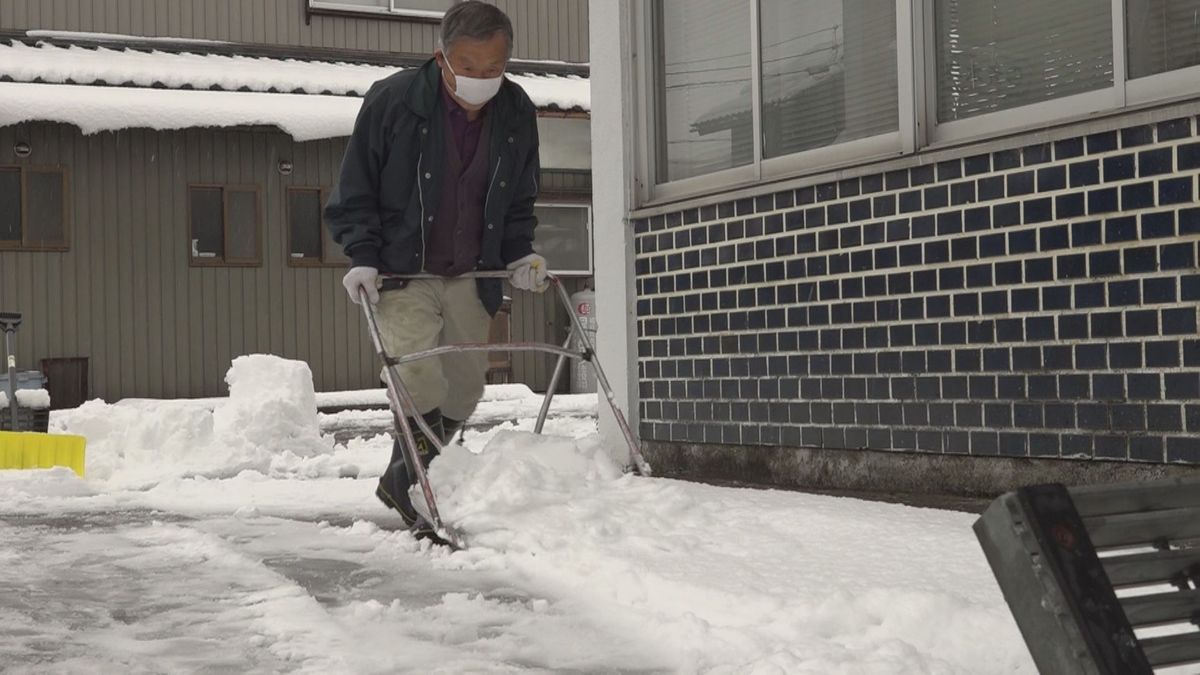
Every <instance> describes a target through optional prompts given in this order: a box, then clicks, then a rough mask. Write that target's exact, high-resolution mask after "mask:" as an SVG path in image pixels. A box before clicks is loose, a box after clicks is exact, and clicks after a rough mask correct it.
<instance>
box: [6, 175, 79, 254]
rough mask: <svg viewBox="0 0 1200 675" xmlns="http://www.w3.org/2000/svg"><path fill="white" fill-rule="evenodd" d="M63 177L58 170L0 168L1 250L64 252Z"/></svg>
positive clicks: (64, 211) (65, 244)
mask: <svg viewBox="0 0 1200 675" xmlns="http://www.w3.org/2000/svg"><path fill="white" fill-rule="evenodd" d="M66 197H67V187H66V173H65V172H64V171H63V170H62V169H61V168H57V167H19V166H11V167H0V248H4V249H10V250H11V249H16V250H31V251H62V250H66V248H67V202H66Z"/></svg>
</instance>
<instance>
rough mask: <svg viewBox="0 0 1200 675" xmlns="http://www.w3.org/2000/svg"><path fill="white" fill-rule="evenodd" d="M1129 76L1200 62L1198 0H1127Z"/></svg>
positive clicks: (1139, 75)
mask: <svg viewBox="0 0 1200 675" xmlns="http://www.w3.org/2000/svg"><path fill="white" fill-rule="evenodd" d="M1126 7H1127V8H1128V12H1129V16H1128V17H1126V21H1127V24H1126V32H1127V33H1128V35H1127V39H1126V42H1127V43H1128V45H1129V77H1130V78H1136V77H1145V76H1147V75H1154V74H1156V73H1165V72H1167V71H1169V70H1179V69H1180V68H1187V67H1188V66H1194V65H1197V64H1200V0H1129V2H1128V4H1127V5H1126Z"/></svg>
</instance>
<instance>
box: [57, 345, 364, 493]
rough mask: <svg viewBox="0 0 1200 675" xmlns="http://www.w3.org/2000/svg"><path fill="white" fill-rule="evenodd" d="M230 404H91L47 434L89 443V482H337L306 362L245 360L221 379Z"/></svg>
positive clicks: (60, 419) (338, 468)
mask: <svg viewBox="0 0 1200 675" xmlns="http://www.w3.org/2000/svg"><path fill="white" fill-rule="evenodd" d="M226 382H227V383H228V384H229V387H230V397H229V398H228V399H227V400H225V401H223V402H222V403H221V404H219V405H218V406H216V408H215V409H214V410H209V409H208V408H207V407H204V406H197V405H194V404H192V403H190V402H187V401H141V402H139V403H138V404H137V405H130V404H120V403H118V404H115V405H110V404H107V403H104V402H103V401H98V400H97V401H90V402H88V403H85V404H84V405H83V406H81V407H79V408H77V409H75V410H73V411H69V412H67V413H65V414H61V415H57V416H55V418H54V419H53V421H52V425H53V427H54V430H55V431H61V432H64V433H73V434H79V435H81V436H84V437H86V438H87V439H88V451H87V474H88V477H89V478H96V479H99V480H104V481H111V482H115V483H117V484H120V485H140V486H149V485H153V484H156V483H158V482H161V481H163V480H166V479H169V478H176V477H187V476H201V477H206V478H224V477H230V476H235V475H237V474H239V473H241V472H243V471H257V472H261V473H264V474H270V475H294V476H302V477H319V476H340V475H346V474H348V473H350V474H352V473H356V472H357V469H356V468H354V467H348V466H343V465H340V464H339V463H338V462H337V460H336V458H334V457H333V451H334V447H333V443H332V441H331V440H329V439H327V438H323V437H322V436H321V432H320V429H319V427H318V426H317V412H316V398H315V394H314V392H313V386H312V373H311V371H310V370H309V368H308V364H306V363H303V362H301V361H289V360H286V359H282V358H279V357H276V356H267V355H254V356H243V357H239V358H237V359H235V360H234V362H233V365H232V367H231V368H230V369H229V372H228V374H227V375H226Z"/></svg>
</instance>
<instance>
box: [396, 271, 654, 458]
mask: <svg viewBox="0 0 1200 675" xmlns="http://www.w3.org/2000/svg"><path fill="white" fill-rule="evenodd" d="M383 276H384V278H388V279H402V280H415V279H444V278H445V277H439V276H435V275H431V274H405V275H400V274H397V275H383ZM509 276H510V274H509V272H506V271H503V270H495V271H479V272H469V273H467V274H463V275H462V277H463V278H471V279H507V278H508V277H509ZM546 280H547V281H548V282H549V283H550V285H551V286H553V287H554V290H555V292H556V295H557V296H558V299H559V300H560V301H561V303H562V306H563V309H565V310H566V312H567V316H568V317H570V319H571V330H570V335H568V337H567V342H565V343H564V344H563V346H562V347H559V346H556V345H551V344H546V343H544V342H502V343H495V344H487V343H460V344H453V345H444V346H441V347H434V348H432V349H426V350H424V351H419V352H413V353H412V354H408V355H406V356H402V357H399V358H394V357H387V356H386V355H385V354H383V350H382V345H381V344H377V351H379V352H380V355H381V357H384V358H385V363H386V364H387V365H399V364H401V363H408V362H410V361H417V360H420V359H424V358H429V357H432V356H441V355H443V354H453V353H461V352H479V351H485V352H491V351H509V352H542V353H546V354H554V355H556V356H558V363H557V364H556V365H555V369H554V379H553V382H552V383H551V387H550V388H549V389H547V390H546V398H545V399H544V400H543V401H542V409H541V411H540V412H539V413H538V421H537V426H536V427H535V430H536V431H537V432H538V433H541V430H542V426H543V424H544V423H545V418H546V413H547V412H548V411H549V408H550V399H551V398H552V397H553V396H554V389H555V385H557V384H558V379H559V378H560V377H561V375H562V371H563V369H564V367H565V364H566V360H567V359H583V360H584V361H586V362H587V363H588V364H589V365H590V366H591V367H592V371H593V372H594V373H595V374H596V382H597V384H599V385H600V389H601V391H603V392H604V398H605V400H606V401H607V402H608V406H609V409H610V410H612V413H613V417H614V418H615V419H616V422H617V426H618V427H619V428H620V429H621V435H622V436H623V437H624V438H625V443H626V445H628V447H629V459H630V462H631V463H632V465H633V468H634V470H635V471H636V472H637V473H638V474H639V475H642V476H650V475H651V474H652V471H651V468H650V464H649V463H648V462H647V461H646V459H645V457H643V456H642V451H641V448H640V447H639V446H638V442H637V439H636V438H635V437H634V435H633V430H632V429H631V428H630V427H629V422H628V420H627V419H626V418H625V414H624V413H623V412H621V408H620V407H619V406H618V405H617V400H616V396H615V395H614V394H613V390H612V387H611V386H610V385H609V382H608V377H607V376H606V375H605V374H604V368H603V367H602V366H601V365H600V360H599V359H598V358H597V357H596V349H595V346H594V345H593V344H592V341H591V339H589V338H588V336H587V332H586V331H584V329H583V324H582V323H580V321H579V317H578V316H576V315H575V311H574V308H573V307H571V298H570V297H569V296H568V295H567V291H566V289H565V288H563V285H562V280H561V279H560V278H559V276H558V275H556V274H548V275H546ZM571 336H577V337H578V338H579V339H580V341H581V342H582V343H583V351H579V352H577V351H573V350H570V349H568V348H567V347H568V346H569V344H570V341H571ZM373 339H374V338H373ZM396 379H397V380H399V378H396ZM405 393H407V391H406V392H405ZM405 403H406V405H408V406H409V409H412V410H415V408H412V407H411V400H408V401H406V402H405ZM414 417H415V419H416V421H417V423H418V424H419V425H420V426H421V428H422V430H424V431H425V432H426V434H428V435H429V436H430V438H433V437H434V436H433V434H432V433H430V431H429V429H428V427H427V425H426V424H425V421H424V420H423V419H422V418H421V416H420V415H414ZM434 443H435V444H436V445H438V449H439V450H440V449H441V446H440V444H439V443H438V441H437V440H434Z"/></svg>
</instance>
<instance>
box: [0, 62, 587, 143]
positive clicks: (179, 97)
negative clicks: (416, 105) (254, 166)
mask: <svg viewBox="0 0 1200 675" xmlns="http://www.w3.org/2000/svg"><path fill="white" fill-rule="evenodd" d="M399 70H402V69H400V68H395V67H386V66H373V65H366V64H352V63H325V62H318V61H298V60H292V59H271V58H257V57H248V56H225V55H220V54H189V53H168V52H160V51H153V52H141V51H133V50H123V49H105V48H97V49H88V48H83V47H77V46H71V47H59V46H55V45H49V44H39V45H37V46H29V45H25V44H21V43H19V42H13V43H10V44H7V45H4V44H0V76H7V77H8V78H10V79H12V80H13V81H14V82H11V83H4V84H0V126H4V125H10V124H16V123H19V122H26V121H31V120H48V121H54V122H65V123H69V124H75V125H77V126H79V127H80V128H81V129H83V131H84V133H85V134H90V133H96V132H99V131H113V130H117V129H127V128H137V127H146V128H151V129H181V128H188V127H205V126H214V127H229V126H241V125H251V124H269V125H275V126H278V127H279V128H280V129H282V130H283V131H285V132H287V133H288V134H290V135H292V137H294V138H295V139H296V140H298V141H305V140H314V139H319V138H337V137H341V136H348V135H349V134H350V131H351V130H352V129H353V128H354V120H355V117H356V116H357V115H358V110H359V108H360V107H361V104H362V99H361V98H359V97H361V96H362V95H364V94H365V93H366V91H367V90H368V89H369V88H370V86H371V85H372V84H373V83H374V82H376V81H377V80H381V79H383V78H385V77H388V76H389V75H391V74H393V73H396V72H398V71H399ZM508 77H509V78H510V79H512V80H513V81H514V82H516V83H517V84H519V85H521V87H522V88H524V89H525V91H526V93H528V94H529V97H530V99H532V100H533V102H534V104H535V105H537V106H539V107H542V108H546V107H559V108H563V109H572V108H580V109H583V110H588V109H590V101H591V98H590V89H589V85H588V80H587V78H584V77H578V76H562V75H527V74H519V75H509V76H508ZM98 82H100V83H106V84H108V85H116V86H112V87H91V86H88V87H87V88H86V89H81V88H80V87H84V86H87V85H89V84H93V83H98ZM43 83H47V84H43ZM68 83H69V84H68ZM50 85H57V86H50ZM149 87H160V88H157V89H147V88H149ZM161 87H166V88H167V89H165V90H164V89H161ZM183 87H191V88H193V89H195V91H191V90H186V89H181V88H183ZM210 88H218V89H224V90H225V91H205V90H208V89H210ZM272 90H274V91H276V92H292V91H297V90H302V91H303V92H308V93H307V94H305V93H299V94H290V93H270V92H272ZM296 96H304V98H303V99H299V98H296Z"/></svg>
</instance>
